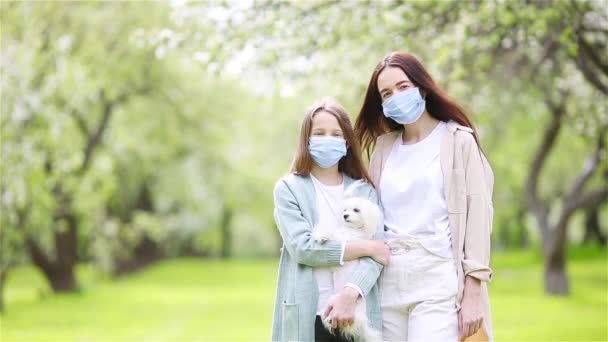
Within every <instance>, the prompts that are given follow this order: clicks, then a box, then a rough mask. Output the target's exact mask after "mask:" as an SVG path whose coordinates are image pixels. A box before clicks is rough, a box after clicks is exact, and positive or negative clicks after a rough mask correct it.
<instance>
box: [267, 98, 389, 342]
mask: <svg viewBox="0 0 608 342" xmlns="http://www.w3.org/2000/svg"><path fill="white" fill-rule="evenodd" d="M357 179H362V180H364V181H366V182H368V184H366V185H365V186H362V187H360V188H359V191H358V192H359V194H360V195H361V196H364V197H367V198H369V199H370V200H372V201H373V202H375V203H377V197H376V193H375V191H374V189H373V187H372V186H371V185H369V184H371V181H370V178H369V176H368V174H367V172H366V171H365V169H364V167H363V165H362V162H361V159H360V149H359V144H358V142H357V141H356V139H355V137H354V133H353V129H352V125H351V123H350V120H349V118H348V115H347V113H346V111H345V110H344V108H342V106H340V105H339V104H338V103H336V102H335V101H333V100H331V99H326V100H323V101H321V102H320V103H318V104H316V105H314V106H313V107H312V108H311V109H310V110H309V111H308V112H307V113H306V116H305V118H304V122H303V123H302V128H301V131H300V139H299V144H298V147H297V149H296V153H295V157H294V160H293V164H292V167H291V173H290V174H289V175H287V176H285V177H283V178H282V179H280V180H279V181H278V182H277V184H276V186H275V189H274V205H275V210H274V218H275V221H276V224H277V227H278V229H279V232H280V234H281V238H282V239H283V248H281V259H280V263H279V276H278V284H277V291H276V300H275V307H274V317H273V324H272V340H273V341H343V340H344V339H343V338H341V337H340V334H336V335H332V334H331V333H330V332H329V331H327V330H326V329H325V328H324V326H323V324H322V322H321V320H322V319H323V318H325V317H328V318H329V319H330V320H331V322H332V327H333V328H338V329H339V328H341V327H344V326H347V325H350V324H352V319H353V316H354V308H355V303H356V300H357V298H359V297H364V298H365V300H366V305H367V316H368V319H369V322H370V325H371V326H372V327H373V328H376V329H378V330H380V329H381V327H382V318H381V314H380V302H379V297H378V289H377V286H376V280H377V278H378V276H379V275H380V271H381V269H382V265H386V264H387V263H388V257H389V250H388V246H387V245H386V244H385V243H384V241H382V240H381V239H382V238H383V229H382V227H379V229H378V233H377V234H376V236H375V237H374V238H375V239H380V240H369V241H364V240H361V241H348V242H339V241H331V240H330V241H327V242H325V243H323V244H321V243H319V242H317V241H315V240H314V239H313V238H312V237H311V234H312V230H313V227H315V225H323V226H325V227H329V228H332V227H336V226H337V225H339V224H340V222H341V219H340V218H341V215H342V209H341V201H342V200H343V198H342V196H343V192H344V189H345V188H346V187H348V185H349V184H351V183H352V182H353V181H354V180H357ZM358 258H361V259H360V262H359V265H358V266H357V268H356V270H355V272H354V273H353V275H352V278H351V279H350V282H349V283H348V284H347V285H346V286H344V288H342V289H335V290H336V291H339V292H338V293H337V294H336V295H334V296H331V294H332V293H333V292H334V289H333V284H332V277H331V271H330V267H332V266H339V265H341V264H342V263H343V262H344V261H348V260H354V259H358Z"/></svg>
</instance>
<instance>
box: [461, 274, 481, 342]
mask: <svg viewBox="0 0 608 342" xmlns="http://www.w3.org/2000/svg"><path fill="white" fill-rule="evenodd" d="M481 305H482V301H481V281H480V280H479V279H476V278H473V277H470V276H467V277H466V278H465V282H464V295H463V297H462V302H461V303H460V312H458V331H459V337H460V341H462V340H464V339H465V338H467V337H469V336H472V335H474V334H475V333H476V332H477V331H478V330H479V329H480V328H481V325H482V323H483V313H482V307H481Z"/></svg>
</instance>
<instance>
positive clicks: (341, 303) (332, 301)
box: [322, 286, 359, 329]
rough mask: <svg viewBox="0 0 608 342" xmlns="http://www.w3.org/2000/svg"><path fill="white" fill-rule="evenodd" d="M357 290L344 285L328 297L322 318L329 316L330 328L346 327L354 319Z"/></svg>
mask: <svg viewBox="0 0 608 342" xmlns="http://www.w3.org/2000/svg"><path fill="white" fill-rule="evenodd" d="M358 297H359V292H357V290H355V289H353V288H352V287H347V286H345V287H344V288H342V290H341V291H340V292H338V293H337V294H335V295H333V296H332V297H331V298H329V302H328V303H327V308H325V311H324V312H323V316H322V318H323V319H325V318H329V320H330V322H331V327H332V329H336V328H346V327H348V326H350V325H351V324H353V322H354V320H355V307H356V304H357V298H358Z"/></svg>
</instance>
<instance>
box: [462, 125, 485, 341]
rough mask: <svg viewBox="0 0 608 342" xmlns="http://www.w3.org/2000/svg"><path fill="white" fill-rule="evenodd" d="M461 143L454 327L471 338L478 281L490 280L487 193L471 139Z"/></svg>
mask: <svg viewBox="0 0 608 342" xmlns="http://www.w3.org/2000/svg"><path fill="white" fill-rule="evenodd" d="M466 136H467V138H466V140H465V141H464V142H463V152H464V158H465V159H464V160H465V179H467V180H474V181H469V182H466V195H467V220H466V226H465V227H464V228H465V229H464V239H465V241H464V257H463V260H462V266H463V269H464V275H465V283H464V294H463V298H462V301H461V303H460V305H461V310H460V312H459V314H458V323H459V324H458V325H459V330H460V336H461V338H464V337H468V336H472V335H473V334H475V333H476V332H477V331H478V330H479V329H480V328H481V326H482V324H483V308H482V306H483V302H482V296H481V291H482V284H481V283H482V282H489V281H490V280H491V279H492V269H491V268H490V231H491V220H492V217H491V215H490V210H489V205H491V204H490V199H489V198H488V196H489V193H488V190H487V189H486V184H485V182H484V179H485V175H484V166H483V161H482V159H481V153H480V151H479V148H478V146H477V143H476V142H475V140H474V138H473V137H472V136H471V135H470V134H467V135H466Z"/></svg>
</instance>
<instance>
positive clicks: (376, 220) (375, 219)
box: [367, 201, 384, 235]
mask: <svg viewBox="0 0 608 342" xmlns="http://www.w3.org/2000/svg"><path fill="white" fill-rule="evenodd" d="M367 203H368V205H367V207H368V212H369V215H368V217H369V221H370V222H368V224H369V225H370V227H369V229H370V230H371V231H370V233H372V235H373V234H375V233H376V230H377V229H378V227H379V226H380V225H381V224H382V223H383V222H384V215H383V214H382V210H380V207H378V206H377V205H375V204H374V203H372V202H371V201H367Z"/></svg>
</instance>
